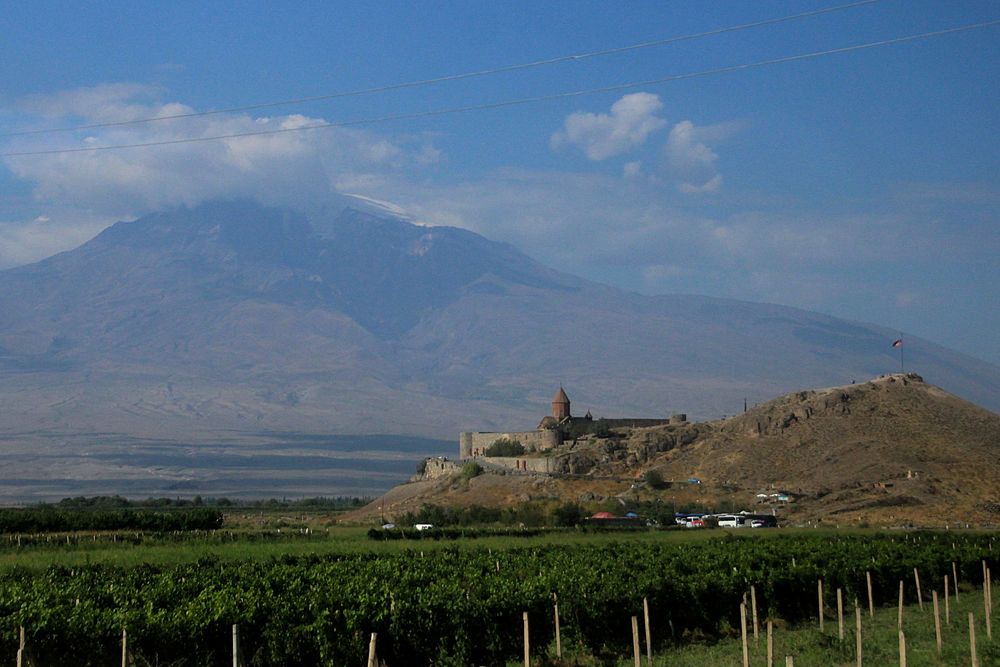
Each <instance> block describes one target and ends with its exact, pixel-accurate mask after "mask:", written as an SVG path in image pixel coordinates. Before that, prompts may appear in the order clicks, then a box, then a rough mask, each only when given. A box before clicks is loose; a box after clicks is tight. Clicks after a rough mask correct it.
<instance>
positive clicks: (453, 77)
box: [0, 0, 881, 137]
mask: <svg viewBox="0 0 1000 667" xmlns="http://www.w3.org/2000/svg"><path fill="white" fill-rule="evenodd" d="M876 2H881V0H859V1H858V2H852V3H849V4H846V5H837V6H835V7H825V8H823V9H816V10H813V11H809V12H803V13H801V14H792V15H789V16H780V17H778V18H773V19H764V20H762V21H754V22H753V23H743V24H740V25H734V26H728V27H725V28H716V29H714V30H708V31H705V32H698V33H692V34H689V35H679V36H675V37H667V38H665V39H657V40H653V41H648V42H639V43H637V44H629V45H627V46H620V47H615V48H612V49H604V50H601V51H591V52H589V53H576V54H572V55H564V56H556V57H554V58H546V59H544V60H535V61H532V62H527V63H519V64H515V65H504V66H502V67H494V68H491V69H482V70H475V71H471V72H463V73H460V74H448V75H445V76H439V77H433V78H430V79H418V80H416V81H406V82H403V83H393V84H387V85H384V86H375V87H372V88H360V89H357V90H348V91H341V92H336V93H328V94H325V95H314V96H311V97H299V98H295V99H290V100H279V101H277V102H260V103H257V104H248V105H245V106H236V107H227V108H224V109H211V110H209V111H191V112H188V113H176V114H166V115H162V116H152V117H149V118H135V119H132V120H120V121H110V122H105V123H90V124H88V125H73V126H69V127H57V128H48V129H37V130H21V131H19V132H3V133H0V137H20V136H27V135H32V134H52V133H57V132H73V131H76V130H92V129H97V128H102V127H118V126H122V125H139V124H141V123H154V122H157V121H163V120H178V119H181V118H197V117H200V116H212V115H216V114H224V113H238V112H241V111H257V110H260V109H270V108H273V107H283V106H294V105H297V104H307V103H310V102H322V101H326V100H333V99H337V98H343V97H357V96H360V95H372V94H376V93H385V92H390V91H394V90H403V89H406V88H418V87H420V86H427V85H431V84H437V83H447V82H451V81H460V80H462V79H472V78H476V77H483V76H490V75H493V74H503V73H507V72H516V71H518V70H525V69H531V68H536V67H544V66H546V65H556V64H559V63H565V62H574V61H581V60H588V59H590V58H598V57H602V56H610V55H615V54H619V53H626V52H628V51H637V50H640V49H649V48H653V47H657V46H666V45H668V44H674V43H676V42H684V41H691V40H695V39H702V38H704V37H712V36H715V35H722V34H725V33H730V32H738V31H741V30H749V29H751V28H760V27H763V26H767V25H775V24H778V23H786V22H789V21H796V20H799V19H803V18H808V17H811V16H819V15H822V14H830V13H832V12H839V11H843V10H846V9H854V8H855V7H861V6H863V5H871V4H874V3H876Z"/></svg>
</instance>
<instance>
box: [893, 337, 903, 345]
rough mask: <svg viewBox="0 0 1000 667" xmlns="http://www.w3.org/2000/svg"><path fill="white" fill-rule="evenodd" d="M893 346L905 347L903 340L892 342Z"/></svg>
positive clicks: (898, 339)
mask: <svg viewBox="0 0 1000 667" xmlns="http://www.w3.org/2000/svg"><path fill="white" fill-rule="evenodd" d="M892 346H893V347H903V339H902V338H897V339H896V340H894V341H892Z"/></svg>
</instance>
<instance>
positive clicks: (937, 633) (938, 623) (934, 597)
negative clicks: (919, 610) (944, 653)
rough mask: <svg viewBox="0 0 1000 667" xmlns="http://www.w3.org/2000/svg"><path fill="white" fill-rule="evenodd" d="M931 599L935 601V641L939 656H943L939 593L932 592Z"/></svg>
mask: <svg viewBox="0 0 1000 667" xmlns="http://www.w3.org/2000/svg"><path fill="white" fill-rule="evenodd" d="M931 599H932V600H933V601H934V640H935V641H936V642H937V652H938V655H941V613H940V612H939V611H938V594H937V591H931Z"/></svg>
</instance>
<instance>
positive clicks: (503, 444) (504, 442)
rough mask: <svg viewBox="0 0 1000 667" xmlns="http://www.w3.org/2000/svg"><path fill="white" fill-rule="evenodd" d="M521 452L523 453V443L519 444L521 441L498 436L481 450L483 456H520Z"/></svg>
mask: <svg viewBox="0 0 1000 667" xmlns="http://www.w3.org/2000/svg"><path fill="white" fill-rule="evenodd" d="M522 454H524V445H522V444H521V441H520V440H511V439H509V438H498V439H497V440H494V441H493V444H491V445H490V446H489V447H487V448H486V449H485V450H483V455H484V456H521V455H522Z"/></svg>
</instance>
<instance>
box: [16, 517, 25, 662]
mask: <svg viewBox="0 0 1000 667" xmlns="http://www.w3.org/2000/svg"><path fill="white" fill-rule="evenodd" d="M18 539H21V538H20V536H18ZM17 667H24V626H23V625H22V626H20V627H19V629H18V645H17Z"/></svg>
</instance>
